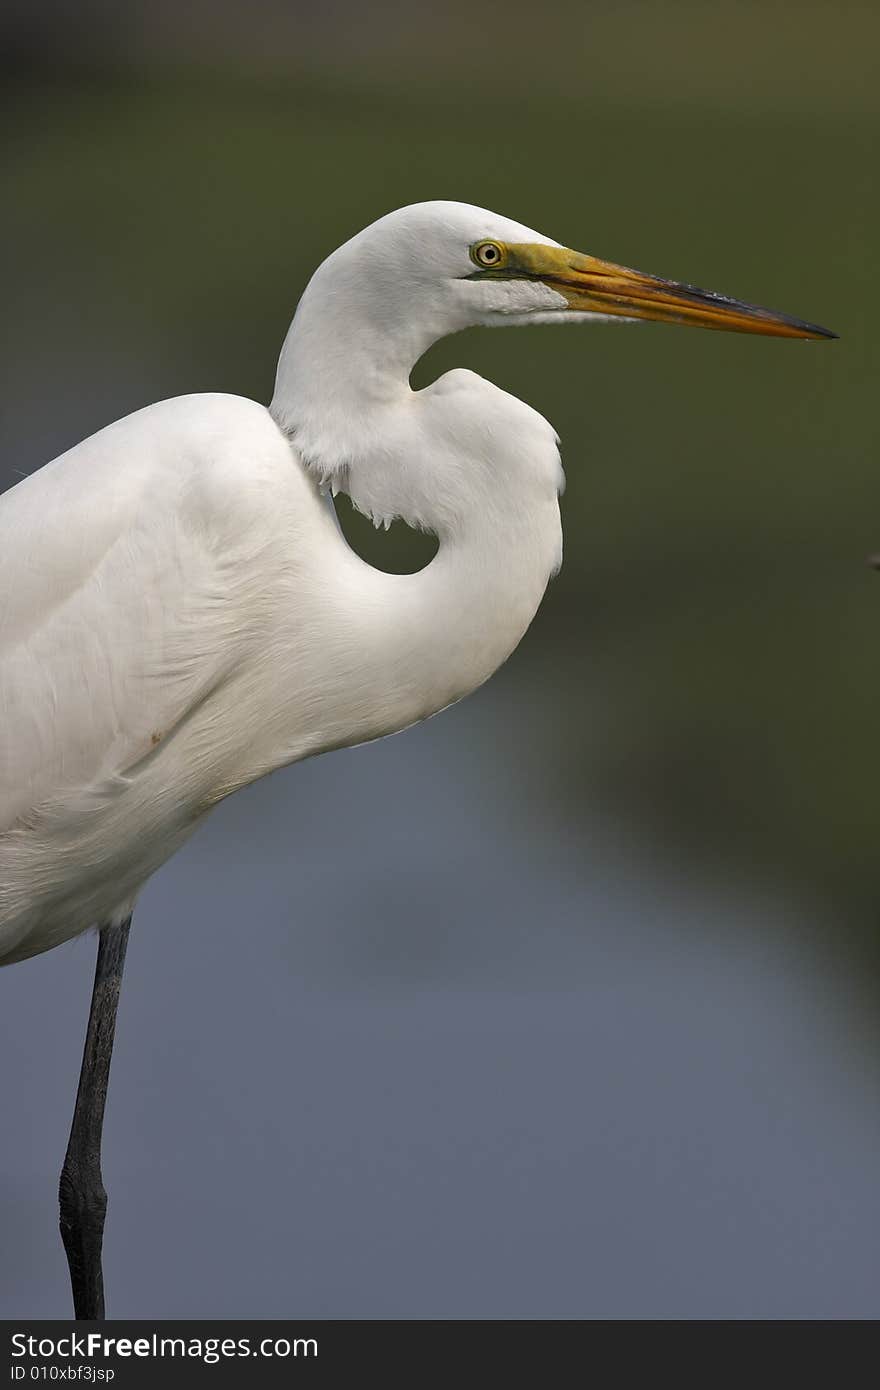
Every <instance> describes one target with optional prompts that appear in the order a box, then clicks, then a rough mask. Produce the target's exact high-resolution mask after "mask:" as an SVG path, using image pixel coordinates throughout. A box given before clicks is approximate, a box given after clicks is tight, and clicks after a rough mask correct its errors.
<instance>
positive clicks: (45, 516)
mask: <svg viewBox="0 0 880 1390" xmlns="http://www.w3.org/2000/svg"><path fill="white" fill-rule="evenodd" d="M487 216H488V215H487ZM398 218H401V215H400V214H398ZM387 220H388V221H390V220H391V219H387ZM401 220H403V221H404V222H405V219H401ZM499 220H500V219H496V225H497V222H498V221H499ZM378 225H379V227H381V225H382V224H378ZM508 225H509V224H508ZM486 230H487V233H488V231H491V230H492V225H491V223H490V225H489V226H488V227H487V228H486ZM496 235H497V232H496ZM471 239H473V238H471ZM358 240H359V239H356V241H355V242H354V243H350V246H352V247H356V246H357V241H358ZM467 245H468V242H467V238H464V239H463V245H462V252H463V258H464V262H465V267H467V264H468V262H467ZM339 254H340V253H337V255H339ZM351 259H353V260H356V259H357V257H356V256H355V255H352V257H351ZM331 263H332V258H331V262H328V263H327V264H328V266H329V265H330V264H331ZM319 275H320V276H323V277H324V279H325V281H327V286H326V293H324V292H323V287H322V286H321V285H320V284H319V283H317V282H318V279H319V276H316V277H315V281H314V282H313V286H312V288H311V289H310V291H309V294H308V295H307V296H306V298H305V300H304V308H305V307H307V306H308V305H309V304H310V303H311V304H312V305H314V314H313V319H312V321H311V322H310V323H309V324H308V325H307V331H304V332H303V335H302V336H303V338H304V339H305V340H306V341H305V342H304V343H303V347H302V351H303V354H304V356H305V357H306V359H307V361H308V365H309V368H310V370H311V378H310V381H309V405H310V407H312V408H313V409H314V411H315V412H316V414H317V415H318V418H320V419H321V420H322V433H321V438H320V443H321V448H320V450H319V451H316V453H315V457H314V460H309V462H310V463H311V464H312V466H311V467H307V466H304V462H303V456H302V452H301V450H300V448H298V447H297V442H296V435H297V424H296V418H295V417H296V401H295V400H293V399H291V398H290V397H289V396H288V394H287V391H286V389H285V384H284V378H283V373H282V375H281V380H280V382H279V392H278V393H277V394H276V400H275V401H274V402H273V411H272V413H271V414H270V412H269V411H268V410H266V409H265V408H264V407H263V406H260V405H257V404H255V403H254V402H252V401H248V400H244V399H241V398H239V397H235V396H225V395H199V396H184V397H180V398H177V399H174V400H170V401H165V402H162V403H161V404H158V405H154V406H150V407H148V408H147V409H145V410H141V411H138V412H137V413H135V414H133V415H130V416H128V417H127V418H125V419H123V420H120V421H118V422H117V423H116V424H113V425H110V426H108V427H107V428H106V429H103V430H101V431H100V432H99V433H98V434H96V435H94V436H93V437H92V438H90V439H87V440H85V441H84V442H83V443H82V444H79V445H77V446H76V447H75V448H74V449H71V450H70V452H69V453H67V454H64V455H63V456H62V457H60V458H58V459H56V460H55V461H54V462H53V463H51V464H48V465H46V467H45V468H42V469H40V470H39V471H38V472H37V473H35V474H34V475H33V476H31V477H30V478H27V479H25V480H24V481H23V482H21V483H20V484H18V486H17V487H15V488H13V489H11V490H10V491H9V492H8V493H7V494H5V495H4V496H3V498H2V500H0V961H3V962H4V963H9V962H11V961H14V960H18V959H21V958H23V957H25V956H29V955H33V954H35V953H36V952H39V951H43V950H46V949H47V948H49V947H51V946H55V945H57V944H58V943H59V942H61V941H64V940H66V939H67V938H68V937H71V936H74V935H76V934H77V933H78V932H81V931H83V930H84V929H85V928H87V927H89V926H90V925H93V924H95V923H101V922H107V921H117V920H121V919H122V918H124V917H125V916H127V915H128V913H129V912H130V910H131V906H132V903H133V901H134V899H135V897H136V896H137V893H138V890H139V889H140V887H141V886H142V884H143V883H144V881H145V879H146V878H147V877H148V876H149V875H150V874H151V873H152V872H153V871H154V870H155V869H156V868H158V867H159V865H160V864H161V863H163V861H164V860H165V859H167V858H168V857H169V855H170V854H172V853H173V852H174V850H175V849H177V848H178V846H179V845H180V844H181V843H182V842H183V841H184V840H185V839H186V837H187V836H188V835H189V834H190V833H191V832H192V830H193V829H194V828H195V826H196V825H197V823H198V822H199V820H200V819H201V817H202V816H204V814H205V813H206V812H207V811H208V810H209V809H210V808H211V806H213V805H214V804H215V803H216V802H217V801H218V800H220V799H221V798H222V797H224V796H225V795H227V794H228V793H229V792H230V791H233V790H235V789H236V788H237V787H240V786H242V785H244V784H246V783H248V782H251V781H253V780H254V779H255V778H257V777H260V776H262V775H263V774H264V773H267V772H269V771H271V770H272V769H274V768H277V767H280V766H282V765H283V764H285V763H289V762H293V761H295V760H297V759H299V758H302V757H305V756H307V755H309V754H312V753H317V752H320V751H323V750H325V749H328V748H333V747H338V746H341V745H345V744H351V743H355V742H359V741H362V740H364V739H369V738H375V737H377V736H379V735H382V734H386V733H389V732H391V731H393V730H395V729H399V728H402V727H404V726H405V725H407V724H410V723H412V722H414V721H415V720H417V719H420V718H423V717H424V716H426V715H428V714H430V713H432V712H433V711H435V710H437V709H439V708H441V707H442V706H444V705H446V704H448V703H450V701H452V700H455V699H457V698H458V697H459V696H461V695H463V694H465V693H466V692H467V691H469V690H471V689H473V688H474V687H475V686H477V685H478V684H479V683H480V682H481V681H483V680H485V679H486V677H487V676H489V675H490V674H491V672H492V671H493V670H494V669H495V668H496V667H497V666H498V665H499V663H500V662H502V661H503V660H504V659H505V657H506V656H507V655H508V654H509V652H510V651H511V650H512V649H513V647H514V646H515V645H516V643H517V641H518V640H519V638H520V637H521V635H522V633H523V632H524V631H525V629H526V627H527V626H528V624H529V622H530V620H531V618H532V616H533V614H534V612H535V609H536V608H537V606H538V603H539V601H540V598H541V594H542V592H543V590H544V587H545V585H546V582H547V579H548V576H549V574H550V572H551V570H552V569H553V568H554V567H555V566H556V565H557V564H558V562H559V556H560V524H559V512H558V506H557V501H556V493H557V487H558V484H559V481H560V476H561V474H560V466H559V458H558V453H557V449H556V442H555V436H554V434H553V431H552V430H551V428H550V426H549V425H547V424H546V423H545V422H544V421H543V420H542V419H541V418H540V417H539V416H538V415H536V414H535V412H534V411H532V410H531V409H530V408H529V407H528V406H525V405H523V404H522V403H521V402H519V401H516V400H515V399H513V398H512V397H510V396H507V395H505V394H504V393H503V392H502V391H499V390H498V389H497V388H495V387H493V386H491V385H489V384H488V383H487V382H483V381H481V380H480V379H479V378H478V377H476V376H474V375H473V374H471V373H467V372H454V373H450V374H449V375H448V376H447V377H445V378H443V380H442V381H441V382H438V383H437V384H435V385H434V386H433V387H431V388H429V389H428V390H426V391H421V392H418V393H413V392H411V391H410V389H409V385H408V380H407V377H408V369H409V368H410V367H411V366H412V365H413V363H414V362H415V360H416V357H417V356H418V355H419V351H418V349H416V350H415V355H414V356H412V360H411V361H409V362H408V363H407V364H406V365H404V364H403V362H401V361H399V360H398V361H395V362H394V363H392V362H391V361H387V362H386V363H382V360H381V351H376V352H375V356H376V358H377V359H378V362H377V363H374V364H373V369H372V373H371V375H370V379H369V381H364V380H362V381H361V382H358V381H357V380H356V379H355V377H354V375H353V374H352V373H350V372H349V373H348V374H346V373H345V372H344V367H345V363H346V362H348V361H351V360H352V358H354V360H355V362H356V360H357V359H356V356H355V354H354V348H355V346H356V334H355V331H354V330H355V328H361V329H362V331H363V333H364V335H366V333H367V332H368V331H376V325H373V324H368V325H364V324H362V323H360V322H358V320H357V316H356V309H357V305H356V303H355V302H353V301H352V299H351V297H350V296H349V297H348V300H347V303H348V310H347V321H348V330H347V332H345V333H342V330H341V329H340V330H337V329H336V328H335V327H334V326H333V319H334V314H333V312H332V311H333V310H336V311H337V312H336V314H335V317H336V318H338V317H340V315H343V316H344V315H345V303H346V301H345V300H344V299H339V297H338V296H339V291H338V290H337V288H336V286H335V285H334V282H333V279H332V277H330V276H329V275H328V274H327V269H326V267H325V269H324V270H323V271H322V272H319ZM365 284H366V289H367V290H369V289H370V284H371V282H370V281H367V282H365ZM372 284H373V287H374V288H375V282H372ZM316 301H317V303H316ZM322 305H326V308H327V310H328V317H327V318H326V319H324V320H323V322H322V317H321V307H322ZM388 331H389V333H391V332H393V325H389V326H388ZM298 345H299V344H298V327H297V325H296V324H295V325H294V328H293V329H292V331H291V335H290V338H289V340H288V347H287V353H286V356H287V357H288V358H289V357H290V356H293V355H294V354H295V352H296V349H297V347H298ZM375 347H376V349H380V348H381V340H380V341H378V342H377V343H376V344H375ZM341 375H342V376H343V377H345V385H346V386H347V394H346V396H345V398H344V399H343V396H342V392H341V391H340V390H339V389H338V387H339V384H340V376H341ZM377 396H379V397H380V398H379V399H377ZM321 412H323V414H321ZM273 416H275V417H276V418H277V419H279V420H281V421H283V423H284V425H285V430H282V428H281V427H280V426H279V424H278V423H276V418H273ZM392 419H396V421H397V427H396V429H395V430H394V432H393V434H392V433H391V432H389V431H388V429H387V425H388V423H389V421H390V420H392ZM359 438H360V439H361V441H362V446H361V448H360V449H358V447H357V441H358V439H359ZM343 441H344V442H343ZM310 443H311V441H310ZM361 470H362V473H361V472H360V471H361ZM331 476H332V477H333V479H334V481H335V482H336V483H337V484H341V485H342V486H346V485H348V486H349V487H351V488H352V491H353V496H354V498H355V500H356V502H357V503H358V504H359V505H361V506H364V507H365V508H366V509H368V510H370V511H372V512H374V513H376V514H381V517H382V518H385V517H388V516H391V515H399V514H400V515H405V516H406V517H407V519H410V520H412V521H414V522H416V523H418V524H419V525H423V526H427V527H431V528H432V529H436V530H437V531H438V533H439V534H440V538H441V543H440V549H439V552H438V555H437V556H436V558H435V559H434V561H433V562H432V563H431V565H429V566H428V567H427V569H425V570H424V571H422V572H421V573H419V574H416V575H411V576H407V575H404V576H398V575H387V574H384V573H381V572H379V571H377V570H374V569H372V568H371V567H370V566H368V565H367V564H365V563H364V562H363V561H362V560H361V559H360V558H359V557H358V556H357V555H356V554H354V552H353V551H351V550H350V549H349V547H348V546H347V544H346V542H345V540H344V538H343V537H342V536H341V534H340V533H339V530H338V528H337V527H336V525H335V523H334V520H333V517H332V515H331V514H330V511H329V509H328V507H327V505H326V503H325V501H324V500H323V498H322V497H321V493H320V483H321V482H322V481H326V480H328V479H329V478H330V477H331Z"/></svg>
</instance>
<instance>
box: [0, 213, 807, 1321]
mask: <svg viewBox="0 0 880 1390" xmlns="http://www.w3.org/2000/svg"><path fill="white" fill-rule="evenodd" d="M597 318H598V319H633V318H654V319H660V320H664V321H667V322H669V321H672V322H681V323H690V324H702V325H703V326H706V327H712V328H732V329H736V330H738V331H741V332H752V333H769V334H774V335H776V336H784V337H807V338H811V337H812V338H815V337H832V336H834V335H833V334H829V333H828V332H827V330H825V329H820V328H817V327H816V326H815V325H811V324H806V323H802V322H801V321H800V320H796V319H790V318H788V317H786V316H785V315H781V314H775V313H772V312H771V311H769V310H765V309H759V308H755V307H754V306H752V305H747V304H743V303H741V302H740V301H738V300H732V299H727V298H724V297H722V296H720V295H715V294H711V293H709V292H707V291H704V290H698V289H695V288H694V287H693V286H691V285H681V284H675V283H673V282H671V281H668V280H662V279H659V278H657V277H656V276H649V275H644V274H641V273H640V272H638V271H632V270H628V269H627V268H625V267H622V266H618V265H614V264H613V263H611V262H608V261H600V260H597V259H596V258H595V257H592V256H586V255H583V254H581V253H579V252H575V251H570V250H568V249H567V248H566V247H564V246H560V245H559V243H558V242H555V241H552V240H551V239H550V238H548V237H545V236H542V235H541V234H540V233H538V232H533V231H531V230H530V229H529V228H528V227H524V226H522V225H520V224H519V223H516V222H511V221H509V220H508V219H507V218H502V217H498V216H497V215H496V214H495V213H491V212H487V211H485V210H484V209H482V208H474V207H469V206H468V205H466V204H463V203H442V202H437V203H423V204H418V205H416V206H414V207H411V208H401V209H398V211H396V212H393V213H390V214H389V215H388V216H387V217H384V218H381V219H380V220H379V221H378V222H376V223H374V224H373V225H372V226H370V227H367V228H366V229H365V230H364V231H363V232H360V233H359V234H358V235H357V236H355V237H353V238H352V239H351V241H349V242H346V243H345V245H344V246H341V247H340V248H339V250H337V251H335V252H334V253H333V254H332V255H331V256H330V257H328V259H327V260H326V261H325V262H324V263H323V265H321V266H320V267H319V268H318V270H317V271H316V272H315V274H314V276H313V277H312V279H311V281H310V282H309V284H308V286H307V287H306V290H305V293H304V294H303V297H302V299H301V300H300V303H299V305H298V307H297V311H296V314H295V316H294V320H293V323H292V325H291V328H290V331H289V333H288V335H287V339H286V341H285V344H284V347H283V349H282V353H281V357H280V360H279V363H278V373H277V377H276V383H275V394H274V396H273V398H272V402H271V404H270V406H269V408H268V410H267V409H266V408H264V407H263V406H261V405H257V404H256V403H254V402H253V401H248V400H244V399H242V398H240V397H237V396H226V395H199V396H180V397H178V398H176V399H174V400H170V401H164V402H162V403H160V404H158V405H153V406H149V407H147V408H146V409H145V410H140V411H137V412H136V413H135V414H133V415H129V416H127V417H126V418H125V419H123V420H119V421H117V423H116V424H113V425H109V426H108V427H107V428H106V429H103V430H101V431H100V432H99V433H98V434H96V435H93V436H92V438H90V439H87V440H85V441H84V442H83V443H82V444H79V445H77V446H76V447H75V448H73V449H71V450H70V451H69V452H68V453H66V454H63V455H62V456H61V457H60V458H58V459H56V460H55V461H54V462H53V463H51V464H47V465H46V466H45V467H44V468H42V469H40V470H39V471H38V472H37V473H35V474H34V475H33V476H31V477H30V478H26V479H25V480H24V481H23V482H21V483H19V484H18V486H17V487H15V488H13V489H11V491H9V492H8V493H6V494H5V495H4V496H3V497H2V498H0V965H3V964H10V963H11V962H13V961H18V960H23V959H25V958H26V957H28V956H32V955H35V954H37V953H38V952H40V951H45V950H48V949H49V948H50V947H52V946H56V945H58V944H59V943H60V942H62V941H65V940H67V939H69V938H70V937H72V936H75V935H77V934H78V933H79V932H82V931H84V930H85V929H86V928H87V927H89V926H92V925H97V926H99V927H100V934H99V945H98V956H97V964H96V970H95V983H94V988H93V992H92V1004H91V1009H90V1014H89V1023H88V1028H87V1032H86V1042H85V1047H84V1051H83V1063H82V1069H81V1072H80V1081H79V1087H78V1090H77V1098H76V1105H75V1108H74V1115H73V1123H72V1126H71V1131H70V1139H69V1142H68V1146H67V1152H66V1155H65V1160H64V1166H63V1168H62V1172H61V1181H60V1187H59V1201H60V1225H61V1234H62V1238H63V1241H64V1247H65V1250H66V1252H67V1259H68V1264H69V1268H70V1275H71V1286H72V1291H73V1298H74V1309H75V1315H76V1317H77V1318H78V1319H87V1320H96V1319H98V1320H100V1319H102V1318H103V1317H104V1311H105V1309H104V1287H103V1270H102V1262H101V1250H102V1240H103V1229H104V1218H105V1212H106V1207H107V1196H106V1192H105V1191H104V1186H103V1181H102V1176H101V1135H102V1128H103V1118H104V1102H105V1099H106V1095H107V1085H108V1079H109V1069H110V1059H111V1054H112V1048H113V1034H114V1028H115V1020H116V1011H117V1003H118V999H119V990H120V985H121V981H122V971H123V965H124V961H125V951H126V945H127V941H128V932H129V927H130V921H131V913H132V908H133V905H134V902H135V899H136V898H137V895H138V893H139V891H140V889H141V888H142V886H143V884H144V883H145V881H146V880H147V879H148V878H149V876H150V874H152V873H153V872H154V871H155V870H156V869H157V868H158V867H159V866H160V865H161V864H162V863H164V861H165V860H166V859H167V858H168V857H169V856H170V855H171V854H173V853H174V851H175V850H176V849H178V848H179V847H180V845H182V844H183V843H184V841H185V840H186V839H187V837H188V836H189V835H190V834H191V833H192V832H193V830H194V829H195V827H196V826H197V825H198V824H199V822H200V821H201V820H202V819H203V818H204V816H205V815H206V814H207V813H208V812H209V811H210V809H211V808H212V807H213V806H215V805H216V804H217V802H218V801H220V800H221V799H222V798H223V797H225V796H228V795H229V794H230V793H231V792H233V791H235V790H236V789H237V788H239V787H242V786H245V785H246V784H247V783H249V782H252V781H254V780H255V779H256V778H258V777H262V776H263V775H264V774H266V773H268V772H272V771H273V770H274V769H276V768H279V767H282V766H284V765H285V764H287V763H292V762H295V761H297V760H298V759H301V758H305V757H308V756H309V755H310V754H314V753H319V752H322V751H325V750H327V749H331V748H339V747H342V746H345V745H348V744H354V743H359V742H363V741H364V740H367V739H373V738H379V737H381V736H382V735H383V734H388V733H392V732H393V731H394V730H397V729H402V728H404V727H405V726H406V725H408V724H412V723H415V722H416V721H417V720H419V719H424V718H425V717H426V716H428V715H430V714H433V713H434V712H435V711H437V710H439V709H442V708H443V707H444V706H445V705H448V704H450V703H451V702H452V701H454V700H457V699H459V698H460V697H461V696H462V695H465V694H466V693H467V692H468V691H470V690H473V689H475V688H476V687H477V686H478V685H480V684H481V683H482V682H483V681H484V680H486V678H487V677H488V676H490V675H491V674H492V672H493V671H494V670H495V669H496V668H497V667H498V666H499V665H500V664H501V662H503V661H504V660H505V659H506V658H507V657H508V656H509V655H510V653H511V651H512V650H513V649H514V647H515V646H516V645H517V643H518V642H519V640H520V638H521V637H522V635H523V633H524V632H525V630H526V628H527V627H528V625H529V623H530V622H531V620H532V618H533V616H534V614H535V611H536V609H537V607H538V604H539V603H540V601H541V597H542V595H543V593H544V589H545V587H546V585H547V581H548V579H549V578H550V576H551V574H552V573H553V572H554V571H555V570H556V569H557V568H558V567H559V564H560V562H561V557H562V533H561V525H560V516H559V501H558V497H559V492H560V491H561V487H562V467H561V463H560V458H559V450H558V440H557V438H556V435H555V433H554V431H553V429H552V428H551V426H550V425H548V423H547V422H546V420H544V419H542V418H541V416H540V415H538V414H537V413H536V412H535V411H534V410H532V409H531V407H530V406H527V405H524V404H523V403H522V402H521V401H518V400H516V399H515V398H514V397H512V396H509V395H507V394H506V393H505V392H504V391H501V390H499V389H498V387H496V386H493V385H491V384H490V383H489V382H487V381H484V380H482V379H481V378H480V377H478V376H475V375H474V374H473V373H472V372H466V371H461V370H457V371H451V372H447V373H446V375H445V376H442V377H440V379H439V380H438V381H436V382H434V383H433V384H432V385H430V386H428V387H426V388H425V389H424V390H421V391H413V390H412V389H411V387H410V384H409V377H410V372H411V371H412V368H413V367H414V365H415V363H416V361H417V360H418V359H419V357H421V356H422V354H423V353H424V352H425V350H426V349H427V348H428V347H430V345H431V344H432V343H433V342H435V341H436V340H437V339H438V338H440V337H443V336H444V335H446V334H449V333H454V332H457V331H458V330H459V329H462V328H466V327H468V326H470V325H476V324H483V325H487V326H500V325H503V324H513V325H516V324H522V323H532V322H548V321H552V322H559V321H563V322H568V321H576V322H578V321H583V320H593V319H597ZM339 490H342V491H344V492H346V493H348V495H349V496H350V498H351V499H352V501H353V503H354V504H355V506H357V507H358V508H360V510H361V511H363V512H365V513H367V514H368V515H369V516H370V517H372V519H373V521H374V522H375V523H376V524H377V525H380V524H386V525H387V524H388V522H389V521H390V520H391V519H392V518H394V517H401V518H403V520H405V521H407V522H408V523H409V524H410V525H412V526H417V527H422V528H424V529H426V530H429V531H431V532H433V533H434V534H435V535H436V537H437V540H438V549H437V553H436V555H435V556H434V558H433V560H432V561H431V562H430V563H429V564H428V565H426V566H425V568H424V569H423V570H421V571H419V573H417V574H411V575H389V574H385V573H383V572H381V571H378V570H374V569H373V568H371V567H370V566H369V565H367V564H366V563H364V561H362V560H361V559H360V558H359V557H358V556H357V555H356V554H355V553H354V551H352V550H351V549H350V548H349V546H348V545H347V543H346V541H345V539H344V537H343V535H342V533H341V530H340V529H339V527H338V525H337V524H336V519H335V517H334V516H333V514H332V510H331V505H330V504H329V503H328V499H327V497H326V495H325V494H326V493H327V492H328V491H329V492H331V493H335V492H337V491H339Z"/></svg>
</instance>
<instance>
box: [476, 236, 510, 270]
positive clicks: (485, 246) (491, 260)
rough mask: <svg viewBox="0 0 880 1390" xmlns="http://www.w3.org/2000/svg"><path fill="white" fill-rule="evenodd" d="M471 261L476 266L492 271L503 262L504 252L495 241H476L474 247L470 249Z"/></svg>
mask: <svg viewBox="0 0 880 1390" xmlns="http://www.w3.org/2000/svg"><path fill="white" fill-rule="evenodd" d="M471 259H472V260H474V261H476V263H477V265H481V266H484V267H486V268H487V269H494V268H495V267H496V266H499V265H500V264H501V262H502V261H503V260H504V251H503V249H502V248H501V247H500V246H499V245H498V242H497V241H478V242H477V244H476V246H472V247H471Z"/></svg>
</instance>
